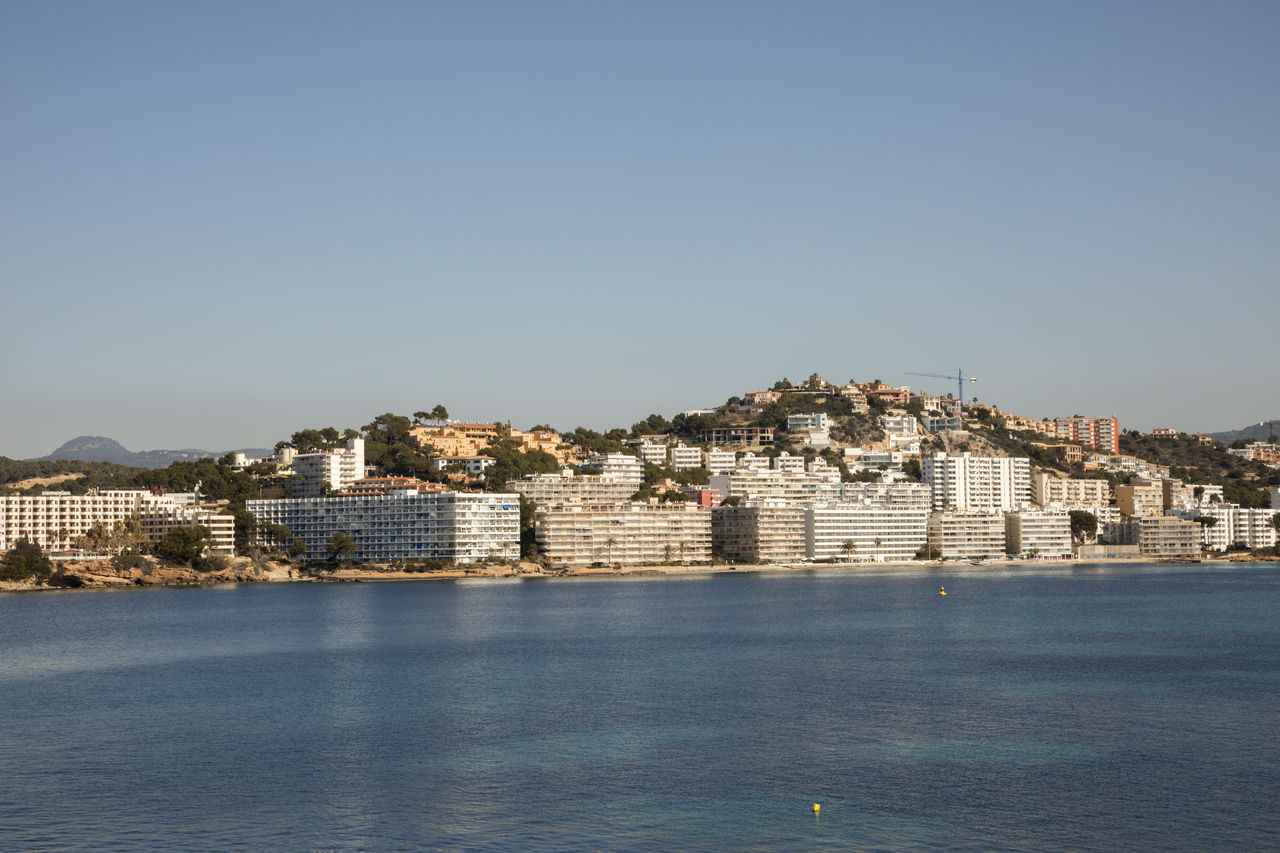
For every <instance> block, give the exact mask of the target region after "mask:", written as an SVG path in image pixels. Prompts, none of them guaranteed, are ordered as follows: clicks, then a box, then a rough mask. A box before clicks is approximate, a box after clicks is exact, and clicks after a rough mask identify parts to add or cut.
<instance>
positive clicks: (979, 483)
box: [920, 453, 1031, 514]
mask: <svg viewBox="0 0 1280 853" xmlns="http://www.w3.org/2000/svg"><path fill="white" fill-rule="evenodd" d="M920 467H921V472H922V474H923V477H922V479H923V481H924V482H925V483H926V484H928V485H929V487H930V488H931V489H932V492H933V508H934V509H935V510H953V511H969V512H985V513H1001V514H1003V513H1006V512H1013V511H1015V510H1020V509H1025V508H1026V507H1027V506H1029V505H1030V503H1031V460H1030V459H1028V458H1026V457H1013V458H1005V457H990V456H972V455H970V454H968V453H962V454H960V455H959V456H948V455H947V454H945V453H934V454H931V455H927V456H923V457H922V458H921V460H920Z"/></svg>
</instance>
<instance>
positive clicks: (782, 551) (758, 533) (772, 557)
mask: <svg viewBox="0 0 1280 853" xmlns="http://www.w3.org/2000/svg"><path fill="white" fill-rule="evenodd" d="M804 514H805V508H804V506H803V505H801V504H797V503H789V502H787V501H776V500H773V501H771V500H762V501H744V502H743V503H741V504H739V505H738V506H717V507H713V508H712V510H711V544H712V551H713V553H715V554H717V555H718V556H720V557H722V558H723V559H725V560H729V561H731V562H752V563H791V562H796V561H799V560H803V559H804V557H805V539H804Z"/></svg>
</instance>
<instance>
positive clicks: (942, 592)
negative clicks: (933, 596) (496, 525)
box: [938, 586, 947, 595]
mask: <svg viewBox="0 0 1280 853" xmlns="http://www.w3.org/2000/svg"><path fill="white" fill-rule="evenodd" d="M946 594H947V588H946V587H945V586H940V587H938V595H946Z"/></svg>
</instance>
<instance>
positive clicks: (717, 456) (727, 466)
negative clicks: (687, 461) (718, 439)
mask: <svg viewBox="0 0 1280 853" xmlns="http://www.w3.org/2000/svg"><path fill="white" fill-rule="evenodd" d="M702 467H703V468H706V469H707V470H708V471H710V472H711V473H712V474H727V473H729V472H730V471H732V470H733V469H734V468H737V467H738V454H737V453H735V452H734V451H732V450H721V449H720V448H718V447H713V448H711V449H710V450H708V451H706V452H705V453H703V456H702Z"/></svg>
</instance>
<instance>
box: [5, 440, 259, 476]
mask: <svg viewBox="0 0 1280 853" xmlns="http://www.w3.org/2000/svg"><path fill="white" fill-rule="evenodd" d="M227 452H228V451H225V450H224V451H222V452H221V453H215V452H213V451H210V450H197V449H195V448H192V447H188V448H184V449H182V450H140V451H136V452H135V451H132V450H128V449H127V448H125V446H124V445H122V444H121V443H120V442H118V441H116V440H115V439H114V438H107V437H106V436H103V435H82V436H79V437H78V438H73V439H71V440H70V441H68V442H67V443H66V444H63V445H62V446H61V447H59V448H58V449H57V450H55V451H53V452H52V453H50V454H49V455H48V456H41V457H39V458H38V459H33V460H29V461H32V462H43V461H52V460H55V459H76V460H79V461H81V462H113V463H115V464H116V465H131V466H133V467H135V468H167V467H169V466H170V465H172V464H173V463H174V462H194V461H195V460H197V459H204V458H206V457H210V456H212V457H214V458H215V459H216V458H221V457H222V456H224V455H226V453H227ZM239 452H242V453H244V454H246V455H248V456H270V455H271V453H272V451H270V450H264V449H262V448H256V447H251V448H245V449H244V450H243V451H239Z"/></svg>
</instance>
